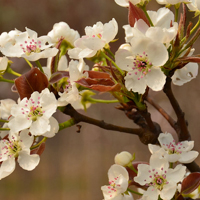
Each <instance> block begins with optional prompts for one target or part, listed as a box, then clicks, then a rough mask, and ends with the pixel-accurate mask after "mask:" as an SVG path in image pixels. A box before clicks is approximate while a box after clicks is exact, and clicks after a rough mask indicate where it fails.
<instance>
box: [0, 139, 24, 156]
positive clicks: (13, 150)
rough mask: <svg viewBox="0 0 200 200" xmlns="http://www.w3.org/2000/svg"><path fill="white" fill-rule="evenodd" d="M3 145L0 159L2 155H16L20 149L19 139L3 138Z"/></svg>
mask: <svg viewBox="0 0 200 200" xmlns="http://www.w3.org/2000/svg"><path fill="white" fill-rule="evenodd" d="M3 143H4V146H3V147H2V154H0V159H2V156H9V157H15V158H16V157H18V155H19V152H20V151H21V150H22V147H21V144H20V141H18V140H13V141H8V140H3Z"/></svg>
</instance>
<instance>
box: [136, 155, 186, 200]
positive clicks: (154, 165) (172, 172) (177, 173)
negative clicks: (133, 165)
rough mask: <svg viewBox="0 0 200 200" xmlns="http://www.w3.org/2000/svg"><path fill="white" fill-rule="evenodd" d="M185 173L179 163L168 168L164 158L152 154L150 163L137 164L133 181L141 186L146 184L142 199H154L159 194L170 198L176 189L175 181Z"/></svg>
mask: <svg viewBox="0 0 200 200" xmlns="http://www.w3.org/2000/svg"><path fill="white" fill-rule="evenodd" d="M185 173H186V167H185V166H182V165H181V164H180V165H177V166H176V167H175V168H174V169H171V168H170V169H169V163H168V161H167V160H166V159H164V158H161V159H160V158H159V157H158V156H157V154H153V155H152V156H151V158H150V165H147V164H139V165H138V174H137V176H136V177H134V181H135V182H137V183H139V184H140V185H142V186H144V185H145V186H148V189H147V191H145V192H144V194H143V197H142V199H145V200H155V199H158V196H159V195H160V198H161V199H165V200H170V199H172V198H173V196H174V194H175V192H176V190H177V183H178V182H179V181H182V179H183V177H184V175H185Z"/></svg>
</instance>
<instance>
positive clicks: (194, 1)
mask: <svg viewBox="0 0 200 200" xmlns="http://www.w3.org/2000/svg"><path fill="white" fill-rule="evenodd" d="M187 7H188V8H189V10H190V11H194V12H196V15H199V14H200V1H199V0H190V3H188V4H187Z"/></svg>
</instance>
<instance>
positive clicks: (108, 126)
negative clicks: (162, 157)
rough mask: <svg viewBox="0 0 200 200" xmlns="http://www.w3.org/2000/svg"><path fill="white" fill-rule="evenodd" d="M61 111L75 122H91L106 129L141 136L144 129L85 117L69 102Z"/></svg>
mask: <svg viewBox="0 0 200 200" xmlns="http://www.w3.org/2000/svg"><path fill="white" fill-rule="evenodd" d="M63 113H65V114H66V115H70V116H71V117H72V118H73V119H74V120H75V122H76V123H79V122H85V123H88V124H93V125H95V126H98V127H101V128H103V129H106V130H113V131H119V132H124V133H131V134H134V135H137V136H139V137H141V136H142V135H143V133H144V129H142V128H126V127H121V126H116V125H113V124H108V123H106V122H104V121H103V120H97V119H93V118H90V117H87V116H85V115H82V114H80V113H79V112H77V111H76V110H75V109H74V108H73V107H72V106H71V105H70V104H68V105H67V106H66V108H65V109H64V111H63Z"/></svg>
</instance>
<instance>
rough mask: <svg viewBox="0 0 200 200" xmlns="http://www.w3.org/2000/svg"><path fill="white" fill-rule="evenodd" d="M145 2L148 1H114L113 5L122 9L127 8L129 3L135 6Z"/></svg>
mask: <svg viewBox="0 0 200 200" xmlns="http://www.w3.org/2000/svg"><path fill="white" fill-rule="evenodd" d="M145 1H149V0H115V3H116V4H118V5H119V6H122V7H129V2H131V3H132V4H133V5H136V4H140V5H143V4H144V3H145Z"/></svg>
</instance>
